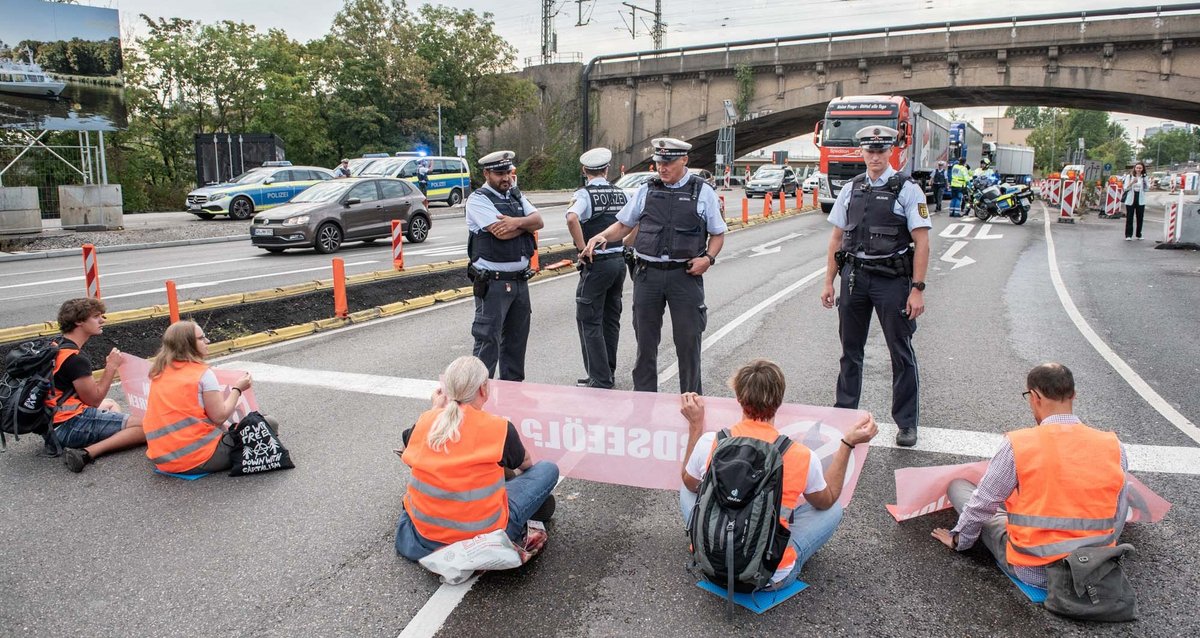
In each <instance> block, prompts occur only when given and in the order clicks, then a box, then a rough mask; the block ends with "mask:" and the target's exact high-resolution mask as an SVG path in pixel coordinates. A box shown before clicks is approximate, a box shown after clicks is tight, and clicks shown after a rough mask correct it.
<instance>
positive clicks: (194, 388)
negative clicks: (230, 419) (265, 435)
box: [142, 361, 225, 472]
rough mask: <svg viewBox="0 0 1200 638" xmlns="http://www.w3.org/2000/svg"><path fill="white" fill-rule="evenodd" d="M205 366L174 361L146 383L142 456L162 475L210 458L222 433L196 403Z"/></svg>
mask: <svg viewBox="0 0 1200 638" xmlns="http://www.w3.org/2000/svg"><path fill="white" fill-rule="evenodd" d="M207 370H208V366H206V365H204V364H203V363H196V362H193V361H187V362H179V361H175V362H172V363H170V364H168V365H167V367H165V368H163V371H162V374H160V375H159V376H158V378H157V379H152V380H151V381H150V398H149V400H147V401H146V416H145V419H144V420H143V421H142V429H143V430H145V432H146V457H147V458H149V459H150V460H151V461H153V462H154V465H155V466H156V467H158V469H159V470H161V471H163V472H184V471H187V470H190V469H192V468H195V467H197V466H199V465H201V464H203V463H204V462H205V461H207V460H209V459H210V458H212V455H213V453H214V452H215V451H216V449H217V445H218V444H220V442H221V435H223V434H224V433H225V431H224V430H222V429H221V428H219V427H217V426H215V425H213V424H212V422H211V421H209V420H208V414H206V413H205V412H204V406H203V405H201V404H200V401H199V400H198V396H199V393H200V377H202V376H204V373H205V371H207Z"/></svg>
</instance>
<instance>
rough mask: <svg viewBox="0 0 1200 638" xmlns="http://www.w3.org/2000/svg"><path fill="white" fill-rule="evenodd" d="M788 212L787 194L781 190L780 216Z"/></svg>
mask: <svg viewBox="0 0 1200 638" xmlns="http://www.w3.org/2000/svg"><path fill="white" fill-rule="evenodd" d="M785 210H787V193H786V192H784V190H783V189H782V188H781V189H779V214H780V215H782V214H783V213H784V211H785Z"/></svg>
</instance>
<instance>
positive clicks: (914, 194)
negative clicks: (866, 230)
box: [829, 166, 933, 259]
mask: <svg viewBox="0 0 1200 638" xmlns="http://www.w3.org/2000/svg"><path fill="white" fill-rule="evenodd" d="M895 174H896V169H894V168H892V167H891V166H888V167H887V168H886V169H885V170H884V171H883V175H880V176H879V179H877V180H872V179H870V178H869V177H868V178H867V180H868V181H869V182H870V185H871V187H872V188H879V187H881V186H883V185H885V184H887V181H888V180H889V179H891V177H892V175H895ZM852 183H853V182H846V185H845V186H844V187H842V192H840V193H838V196H837V201H835V202H834V203H833V210H831V211H830V212H829V223H830V224H833V225H834V226H837V227H838V228H841V229H842V230H846V214H847V213H846V207H847V206H848V205H849V204H850V191H851V184H852ZM892 212H893V213H895V214H896V215H897V216H898V217H903V218H904V219H905V222H906V223H907V225H908V232H910V233H911V232H912V231H914V230H916V229H918V228H933V222H931V221H929V209H928V208H926V206H925V191H923V190H921V187H920V185H918V184H917V183H915V182H905V183H904V186H903V187H902V188H901V189H900V194H899V195H897V196H896V203H895V204H894V205H893V206H892ZM906 250H908V249H907V248H905V249H904V250H901V251H900V253H901V254H903V253H904V252H905V251H906ZM856 257H860V258H863V259H871V258H872V257H870V256H868V255H867V254H866V253H864V252H862V251H859V253H858V254H857V255H856Z"/></svg>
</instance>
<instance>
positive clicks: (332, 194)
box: [292, 179, 357, 204]
mask: <svg viewBox="0 0 1200 638" xmlns="http://www.w3.org/2000/svg"><path fill="white" fill-rule="evenodd" d="M356 183H357V182H356V181H355V180H352V179H343V180H338V181H330V182H320V183H318V184H313V185H312V186H309V187H308V188H306V189H304V190H303V191H300V194H299V195H297V196H295V197H293V198H292V203H293V204H294V203H302V202H331V201H333V200H335V199H337V198H339V197H341V196H342V193H345V192H346V189H347V188H349V187H350V186H352V185H354V184H356Z"/></svg>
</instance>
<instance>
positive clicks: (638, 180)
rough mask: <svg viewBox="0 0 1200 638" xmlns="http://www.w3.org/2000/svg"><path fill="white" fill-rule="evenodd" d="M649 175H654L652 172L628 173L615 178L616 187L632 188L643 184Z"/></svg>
mask: <svg viewBox="0 0 1200 638" xmlns="http://www.w3.org/2000/svg"><path fill="white" fill-rule="evenodd" d="M651 177H654V173H630V174H628V175H626V176H625V177H622V178H621V179H619V180H617V184H616V186H617V187H618V188H634V187H637V186H641V185H642V184H645V183H646V181H647V180H649V179H650V178H651Z"/></svg>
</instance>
